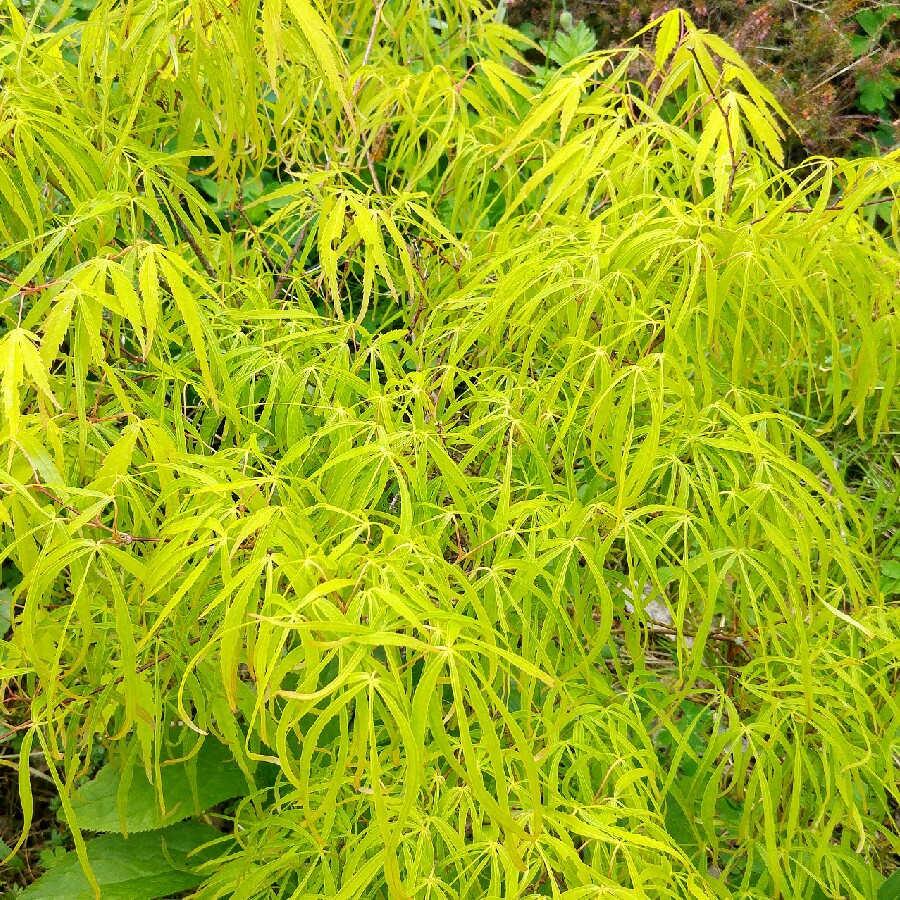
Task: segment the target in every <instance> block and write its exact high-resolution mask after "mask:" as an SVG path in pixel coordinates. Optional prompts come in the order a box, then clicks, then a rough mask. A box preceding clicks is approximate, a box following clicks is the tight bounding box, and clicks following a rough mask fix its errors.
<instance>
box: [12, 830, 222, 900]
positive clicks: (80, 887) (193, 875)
mask: <svg viewBox="0 0 900 900" xmlns="http://www.w3.org/2000/svg"><path fill="white" fill-rule="evenodd" d="M221 840H222V833H221V832H220V831H217V830H216V829H215V828H212V827H211V826H209V825H204V824H202V823H201V822H180V823H179V824H177V825H171V826H169V827H168V828H164V829H162V830H160V831H151V832H145V833H143V834H135V835H132V836H131V837H129V838H125V837H123V836H121V835H118V834H106V835H102V836H101V837H97V838H94V839H93V840H90V841H88V842H87V845H86V846H87V853H88V858H89V859H90V862H91V868H92V869H93V870H94V875H95V876H96V879H97V884H98V885H99V887H100V891H101V897H102V900H155V898H157V897H169V896H171V895H172V894H175V893H177V892H178V891H186V890H190V889H191V888H194V887H196V886H197V885H199V884H200V883H201V882H202V881H203V875H201V874H200V873H199V872H198V868H199V867H200V866H201V865H202V864H203V863H204V862H209V861H210V860H213V859H215V858H216V857H217V856H218V855H219V854H220V853H221V852H222V845H221V843H219V845H218V846H212V847H204V845H206V844H211V843H213V842H221ZM201 848H203V849H201ZM20 896H21V897H22V898H23V900H61V898H63V897H65V898H66V900H94V897H95V895H94V892H93V890H92V889H91V886H90V884H88V881H87V879H86V878H85V876H84V873H83V872H82V870H81V865H80V863H79V862H78V857H77V856H76V855H75V854H74V853H67V854H66V855H65V856H64V857H62V859H60V860H59V862H57V863H55V864H54V865H53V868H51V869H50V870H49V871H48V872H47V873H46V874H44V875H42V876H41V877H40V878H39V879H38V880H37V881H36V882H35V883H34V884H33V885H31V887H29V888H28V889H27V890H26V891H25V892H24V893H22V894H21V895H20Z"/></svg>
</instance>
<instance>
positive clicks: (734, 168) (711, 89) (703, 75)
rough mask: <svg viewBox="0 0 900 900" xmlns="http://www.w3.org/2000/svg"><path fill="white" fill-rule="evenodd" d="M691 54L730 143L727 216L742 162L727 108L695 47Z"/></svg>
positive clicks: (726, 195) (725, 208) (726, 200)
mask: <svg viewBox="0 0 900 900" xmlns="http://www.w3.org/2000/svg"><path fill="white" fill-rule="evenodd" d="M690 54H691V56H693V57H694V62H695V63H697V69H698V70H699V71H700V77H701V78H702V79H703V81H704V83H705V84H706V87H707V88H708V89H709V93H710V96H711V97H712V100H713V103H715V104H716V106H717V107H718V109H719V112H720V113H721V114H722V122H723V123H724V125H725V139H726V140H727V141H728V155H729V156H730V157H731V177H730V178H729V179H728V190H727V192H726V194H725V202H724V203H723V205H722V206H723V209H724V211H725V214H726V215H727V214H728V211H729V210H730V209H731V193H732V189H733V188H734V176H735V175H736V174H737V170H738V166H739V165H740V160H739V159H738V158H737V153H736V151H735V149H734V139H733V138H732V136H731V123H730V122H729V121H728V116H727V115H726V113H725V107H724V106H722V100H721V99H720V97H719V95H718V94H717V93H716V89H715V88H714V87H713V86H712V84H711V82H710V80H709V78H707V77H706V72H705V71H704V69H703V66H702V65H701V64H700V60H699V58H698V57H697V51H696V50H694V48H693V47H691V48H690ZM743 158H744V154H741V159H743Z"/></svg>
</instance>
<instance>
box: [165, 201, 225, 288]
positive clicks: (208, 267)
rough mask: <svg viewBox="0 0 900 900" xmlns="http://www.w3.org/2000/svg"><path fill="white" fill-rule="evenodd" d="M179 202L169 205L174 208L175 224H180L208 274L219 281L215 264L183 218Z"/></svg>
mask: <svg viewBox="0 0 900 900" xmlns="http://www.w3.org/2000/svg"><path fill="white" fill-rule="evenodd" d="M177 207H178V204H177V203H172V204H171V206H170V207H169V208H170V209H171V210H172V218H173V219H175V224H176V225H177V226H178V230H179V231H180V232H181V235H182V237H183V238H184V239H185V240H186V241H187V242H188V243H189V244H190V245H191V249H192V250H193V251H194V254H195V255H196V257H197V259H199V260H200V265H201V266H203V268H204V270H205V271H206V274H207V275H209V277H210V278H212V279H213V280H214V281H219V273H218V272H216V270H215V268H214V267H213V264H212V263H211V262H210V261H209V259H208V257H207V256H206V254H205V253H204V252H203V249H202V248H201V246H200V245H199V244H198V243H197V239H196V238H195V237H194V235H193V234H191V231H190V229H189V228H188V226H187V222H185V221H184V219H182V218H181V216H180V215H179V213H178V209H177Z"/></svg>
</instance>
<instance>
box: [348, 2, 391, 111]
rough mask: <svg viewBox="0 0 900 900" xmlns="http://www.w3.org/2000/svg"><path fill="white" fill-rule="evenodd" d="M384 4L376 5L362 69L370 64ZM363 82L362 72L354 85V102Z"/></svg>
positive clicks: (377, 3)
mask: <svg viewBox="0 0 900 900" xmlns="http://www.w3.org/2000/svg"><path fill="white" fill-rule="evenodd" d="M384 4H385V0H377V2H376V4H375V18H374V19H373V20H372V28H371V30H370V31H369V42H368V43H367V44H366V52H365V53H364V54H363V60H362V66H361V67H360V68H363V69H364V68H365V67H366V66H367V65H368V64H369V57H370V56H371V55H372V48H373V47H374V46H375V32H376V31H377V30H378V22H379V21H380V19H381V11H382V9H384ZM362 80H363V77H362V72H360V73H359V75H358V76H357V79H356V83H355V84H354V85H353V99H354V100H355V99H356V95H357V94H358V93H359V91H360V88H361V87H362Z"/></svg>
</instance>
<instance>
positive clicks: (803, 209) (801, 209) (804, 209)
mask: <svg viewBox="0 0 900 900" xmlns="http://www.w3.org/2000/svg"><path fill="white" fill-rule="evenodd" d="M893 202H894V197H893V196H890V195H889V196H887V197H875V198H874V199H873V200H866V201H865V202H864V203H860V204H859V206H857V207H856V209H862V208H863V207H864V206H880V205H881V204H882V203H893ZM846 208H847V207H846V206H844V204H843V201H841V200H837V201H835V202H834V203H832V204H830V205H829V206H826V207H825V208H824V209H823V210H822V212H840V211H841V210H844V209H846ZM786 212H789V213H811V212H815V207H814V206H791V207H788V209H787V210H786ZM770 215H772V213H766V214H765V215H764V216H757V217H756V218H755V219H751V220H750V224H751V225H756V224H757V223H759V222H762V221H763V220H764V219H767V218H768V217H769V216H770Z"/></svg>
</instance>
